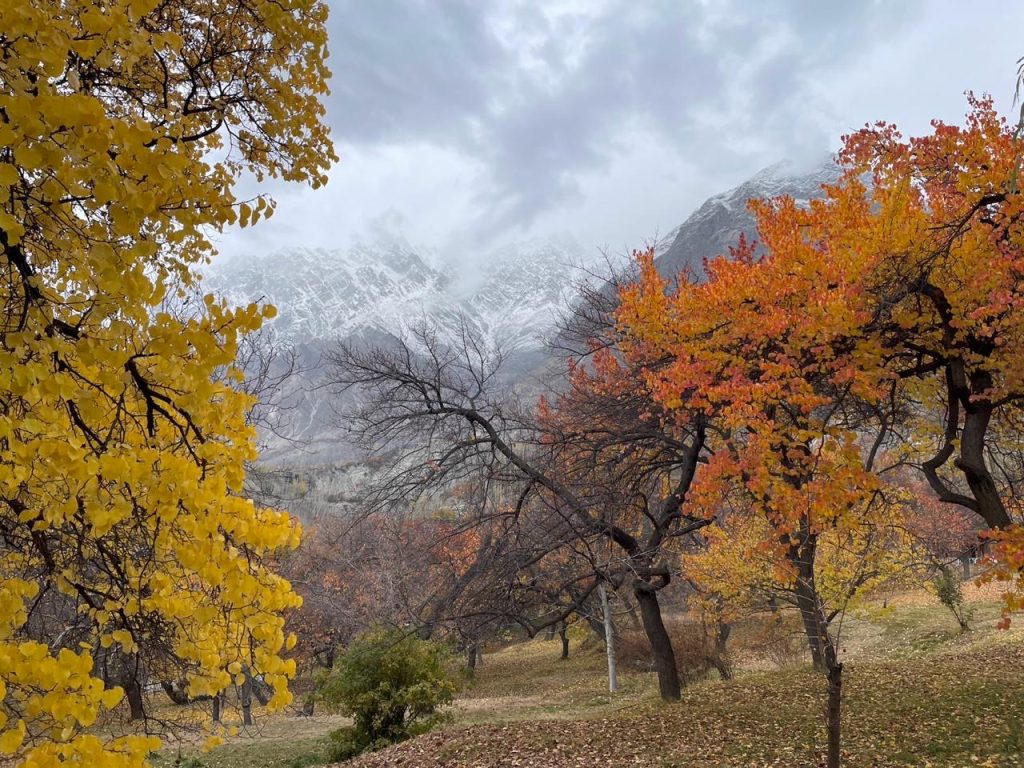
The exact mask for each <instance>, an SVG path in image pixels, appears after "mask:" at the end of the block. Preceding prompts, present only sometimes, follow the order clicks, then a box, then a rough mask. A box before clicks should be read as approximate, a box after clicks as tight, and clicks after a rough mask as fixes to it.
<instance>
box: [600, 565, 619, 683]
mask: <svg viewBox="0 0 1024 768" xmlns="http://www.w3.org/2000/svg"><path fill="white" fill-rule="evenodd" d="M597 591H598V594H599V595H600V596H601V609H602V610H603V611H604V644H605V647H606V648H607V649H608V690H609V691H611V692H612V693H615V692H616V691H617V690H619V673H618V669H617V668H616V664H615V625H614V624H613V623H612V609H611V606H610V605H609V604H608V590H606V589H605V587H604V582H603V581H602V582H601V583H600V584H598V585H597Z"/></svg>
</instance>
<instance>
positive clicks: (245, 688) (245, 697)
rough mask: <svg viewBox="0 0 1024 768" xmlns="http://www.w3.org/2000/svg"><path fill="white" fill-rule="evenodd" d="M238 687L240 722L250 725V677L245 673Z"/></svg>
mask: <svg viewBox="0 0 1024 768" xmlns="http://www.w3.org/2000/svg"><path fill="white" fill-rule="evenodd" d="M239 688H240V690H239V700H240V701H241V704H242V724H243V725H252V678H250V677H249V676H248V675H246V676H245V681H244V682H243V683H242V685H241V686H239Z"/></svg>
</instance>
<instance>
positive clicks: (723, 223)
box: [655, 159, 840, 275]
mask: <svg viewBox="0 0 1024 768" xmlns="http://www.w3.org/2000/svg"><path fill="white" fill-rule="evenodd" d="M839 172H840V170H839V166H838V165H836V164H835V163H834V162H833V161H832V160H831V159H827V160H825V161H824V162H822V164H821V165H818V166H817V167H815V168H812V169H811V170H809V171H801V170H800V169H798V168H796V167H795V166H794V165H793V164H792V163H790V162H788V161H782V162H779V163H776V164H774V165H771V166H768V167H767V168H765V169H763V170H762V171H760V172H759V173H757V174H755V175H754V176H752V177H751V178H750V179H748V180H747V181H745V182H743V183H742V184H740V185H739V186H738V187H734V188H733V189H730V190H728V191H727V192H722V193H721V194H717V195H714V196H712V197H709V198H708V199H707V200H706V201H704V204H703V205H701V207H700V208H698V209H697V210H696V211H694V212H693V214H691V215H690V217H689V218H688V219H687V220H686V221H684V222H683V223H682V224H681V225H680V226H679V227H678V228H677V229H676V230H675V231H673V232H671V233H670V234H669V235H668V237H667V238H666V239H665V240H666V242H668V243H669V245H668V247H667V248H666V249H665V250H664V251H663V252H662V253H661V254H660V255H659V256H658V257H657V259H656V261H655V263H656V264H657V267H658V270H659V271H660V272H661V273H662V274H663V275H674V274H677V273H679V272H680V271H682V270H686V269H688V270H690V271H691V272H692V273H694V274H700V273H701V271H702V270H703V260H704V259H705V258H711V257H714V256H718V255H719V254H723V253H727V252H728V250H729V246H732V245H736V243H737V242H738V241H739V239H740V234H741V233H742V234H745V235H746V236H747V237H748V238H750V237H753V236H755V234H756V232H755V227H754V217H753V216H751V215H750V211H749V210H747V201H748V200H750V199H752V198H766V197H779V196H782V195H787V196H789V197H792V198H793V199H794V200H796V201H797V203H801V202H806V201H808V200H811V199H814V198H818V197H821V196H822V194H823V193H822V190H821V185H822V184H830V183H832V182H834V181H835V180H836V179H837V178H839Z"/></svg>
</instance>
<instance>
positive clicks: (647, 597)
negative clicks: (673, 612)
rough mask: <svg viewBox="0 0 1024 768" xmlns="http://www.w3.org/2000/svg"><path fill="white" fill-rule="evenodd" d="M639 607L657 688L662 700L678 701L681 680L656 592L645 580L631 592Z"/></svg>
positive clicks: (680, 692) (680, 694)
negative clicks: (656, 677)
mask: <svg viewBox="0 0 1024 768" xmlns="http://www.w3.org/2000/svg"><path fill="white" fill-rule="evenodd" d="M633 594H634V595H636V601H637V603H638V604H639V606H640V619H641V620H642V621H643V625H644V633H645V634H646V635H647V641H648V642H649V643H650V644H651V654H652V655H653V657H654V669H655V670H656V671H657V673H658V690H659V691H660V692H661V698H663V699H664V700H665V701H678V700H679V698H680V697H681V696H682V683H681V682H680V680H679V670H678V669H677V668H676V655H675V652H674V651H673V650H672V639H671V638H670V637H669V635H668V630H667V629H665V622H664V621H663V620H662V618H661V606H660V605H658V594H657V592H655V591H654V590H653V589H651V587H650V586H649V585H647V584H646V583H641V584H638V585H637V586H636V587H635V588H634V591H633Z"/></svg>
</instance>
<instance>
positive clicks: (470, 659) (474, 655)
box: [466, 643, 479, 677]
mask: <svg viewBox="0 0 1024 768" xmlns="http://www.w3.org/2000/svg"><path fill="white" fill-rule="evenodd" d="M478 658H479V649H478V647H477V645H476V643H473V644H472V645H471V646H469V650H468V651H466V672H467V674H468V675H469V676H470V677H472V676H473V675H474V674H476V662H477V659H478Z"/></svg>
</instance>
